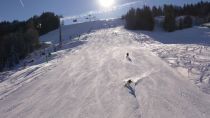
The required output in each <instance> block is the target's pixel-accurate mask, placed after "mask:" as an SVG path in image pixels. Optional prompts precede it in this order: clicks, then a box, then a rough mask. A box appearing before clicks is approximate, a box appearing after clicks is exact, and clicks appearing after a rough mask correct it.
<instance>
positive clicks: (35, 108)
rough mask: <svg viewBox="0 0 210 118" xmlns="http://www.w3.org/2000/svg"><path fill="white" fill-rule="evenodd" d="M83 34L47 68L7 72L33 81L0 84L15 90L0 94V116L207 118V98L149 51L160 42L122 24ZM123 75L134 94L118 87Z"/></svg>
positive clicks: (158, 47)
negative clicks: (74, 45) (79, 42)
mask: <svg viewBox="0 0 210 118" xmlns="http://www.w3.org/2000/svg"><path fill="white" fill-rule="evenodd" d="M81 37H83V36H81ZM84 37H85V39H84V40H82V39H81V40H80V41H84V42H85V44H83V45H81V46H80V47H78V48H75V49H74V50H68V48H66V49H65V50H64V51H63V52H62V51H61V52H60V53H61V55H62V56H60V57H57V58H55V59H54V60H51V61H49V64H52V65H54V66H53V67H51V66H46V65H45V64H41V65H40V66H39V67H33V66H32V67H31V69H25V70H23V72H20V74H18V72H17V73H16V74H15V75H16V76H15V75H12V76H15V77H14V78H15V79H17V80H18V79H19V78H23V79H24V78H25V79H26V80H27V78H29V79H32V80H33V81H30V82H27V84H23V85H22V86H21V87H18V86H16V85H15V84H11V87H12V88H10V87H9V88H10V89H8V86H6V87H5V86H3V87H2V86H1V89H0V90H1V91H2V92H4V91H5V90H8V91H13V90H14V89H15V91H13V92H12V93H10V92H9V93H8V92H7V93H8V94H7V95H6V96H5V95H4V94H1V95H3V97H2V99H1V100H0V106H1V107H0V114H1V115H0V117H1V118H14V117H20V118H69V117H71V118H84V117H85V118H209V116H210V101H209V98H210V96H209V95H208V94H204V93H203V92H201V91H200V90H199V89H198V88H197V87H196V86H195V85H193V84H191V83H189V82H188V80H187V79H186V77H185V76H184V75H181V74H180V73H179V72H177V71H176V70H175V69H174V68H172V67H170V66H169V65H168V64H167V63H165V62H164V61H162V59H161V58H159V57H158V56H156V55H155V54H154V53H152V52H151V50H153V52H155V53H156V54H159V53H157V52H159V50H164V49H165V48H163V47H161V46H162V45H163V44H160V43H157V42H155V41H152V40H151V39H150V38H149V37H148V36H147V35H143V34H139V35H137V34H136V33H131V32H129V31H127V30H125V29H123V28H122V27H117V28H110V29H104V30H98V31H96V32H94V33H90V34H86V35H84ZM69 46H71V44H69ZM151 46H153V48H152V49H151ZM148 47H149V48H148ZM172 49H173V48H172ZM65 51H66V52H65ZM127 52H129V53H130V58H131V60H132V62H130V61H128V60H127V59H126V53H127ZM165 52H166V51H165ZM58 53H59V52H58ZM159 56H163V54H160V55H159ZM167 56H169V57H170V53H169V54H167ZM57 60H59V61H57ZM47 68H48V69H50V70H48V69H47ZM43 70H46V71H43ZM39 73H41V74H39ZM36 75H37V76H36ZM30 76H35V78H37V79H33V78H34V77H30ZM11 78H12V77H11ZM11 78H8V79H7V80H6V81H3V82H2V83H0V85H4V84H5V83H8V84H9V82H8V81H11V80H12V79H11ZM128 78H129V79H132V80H133V81H134V82H135V83H136V86H135V89H134V90H135V96H133V95H131V94H130V93H129V90H128V89H127V88H126V87H124V83H123V81H125V80H126V79H128ZM9 85H10V84H9ZM20 85H21V84H20Z"/></svg>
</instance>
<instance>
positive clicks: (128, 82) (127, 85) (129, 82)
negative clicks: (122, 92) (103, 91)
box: [125, 79, 132, 87]
mask: <svg viewBox="0 0 210 118" xmlns="http://www.w3.org/2000/svg"><path fill="white" fill-rule="evenodd" d="M131 83H132V80H130V79H129V80H128V81H127V82H126V84H125V86H126V87H129V86H130V84H131Z"/></svg>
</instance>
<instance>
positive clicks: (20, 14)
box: [0, 0, 210, 21]
mask: <svg viewBox="0 0 210 118" xmlns="http://www.w3.org/2000/svg"><path fill="white" fill-rule="evenodd" d="M20 1H21V0H1V1H0V21H4V20H9V21H12V20H26V19H28V18H30V17H32V16H34V15H40V14H41V13H42V12H44V11H52V12H55V13H56V14H59V15H63V16H64V17H71V16H82V15H84V14H87V13H89V12H91V11H92V13H98V12H99V11H101V10H104V9H102V8H101V6H100V5H99V3H98V1H99V0H22V2H23V4H21V2H20ZM115 1H116V4H115V7H117V9H115V10H112V12H107V13H102V14H97V15H98V16H97V17H99V18H102V17H104V18H109V17H110V18H111V17H118V16H120V15H121V14H123V13H125V12H126V11H127V9H129V8H130V7H137V6H141V5H142V4H143V3H144V2H143V1H146V4H147V5H162V4H165V3H166V4H170V3H172V4H177V5H183V4H184V3H195V2H198V1H200V0H115ZM203 1H210V0H203ZM131 2H132V3H133V4H130V5H128V4H126V3H131ZM106 10H107V9H106ZM109 10H110V8H109Z"/></svg>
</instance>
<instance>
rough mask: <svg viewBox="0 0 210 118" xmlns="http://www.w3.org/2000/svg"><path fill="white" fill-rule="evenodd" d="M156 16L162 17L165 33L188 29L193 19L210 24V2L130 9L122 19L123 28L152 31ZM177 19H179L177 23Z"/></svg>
mask: <svg viewBox="0 0 210 118" xmlns="http://www.w3.org/2000/svg"><path fill="white" fill-rule="evenodd" d="M157 16H164V22H163V25H162V27H163V28H164V30H165V31H168V32H172V31H174V30H177V29H184V28H189V27H192V25H193V18H196V19H199V20H200V23H204V22H210V2H203V1H201V2H198V3H196V4H185V5H183V6H176V5H163V6H159V7H156V6H153V7H152V8H150V7H148V6H144V7H143V8H137V9H134V8H132V9H130V10H129V11H128V12H127V14H126V15H124V16H123V18H124V19H125V21H126V24H125V27H126V28H128V29H134V30H135V29H140V30H150V31H152V30H153V29H154V25H155V23H154V21H155V17H157ZM180 16H183V17H180ZM178 17H180V18H179V19H178V21H177V18H178Z"/></svg>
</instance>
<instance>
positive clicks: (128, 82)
mask: <svg viewBox="0 0 210 118" xmlns="http://www.w3.org/2000/svg"><path fill="white" fill-rule="evenodd" d="M132 83H133V81H132V80H131V79H129V80H128V81H127V82H126V83H125V87H126V88H128V89H129V93H130V94H132V95H133V96H134V97H136V94H135V86H132V85H133V84H132ZM131 84H132V85H131Z"/></svg>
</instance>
